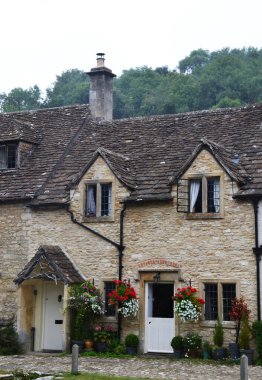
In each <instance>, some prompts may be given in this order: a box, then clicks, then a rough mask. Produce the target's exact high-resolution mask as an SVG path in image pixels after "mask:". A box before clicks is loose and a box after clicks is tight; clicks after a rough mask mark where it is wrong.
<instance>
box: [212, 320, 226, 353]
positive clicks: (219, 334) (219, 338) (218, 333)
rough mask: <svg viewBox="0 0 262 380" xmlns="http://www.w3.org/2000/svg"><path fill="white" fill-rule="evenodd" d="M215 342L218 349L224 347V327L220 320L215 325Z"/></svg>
mask: <svg viewBox="0 0 262 380" xmlns="http://www.w3.org/2000/svg"><path fill="white" fill-rule="evenodd" d="M213 341H214V345H215V346H217V347H222V346H223V343H224V330H223V326H222V323H221V322H220V320H218V321H217V323H216V325H215V330H214V333H213Z"/></svg>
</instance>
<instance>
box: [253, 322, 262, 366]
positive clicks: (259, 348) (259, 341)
mask: <svg viewBox="0 0 262 380" xmlns="http://www.w3.org/2000/svg"><path fill="white" fill-rule="evenodd" d="M252 335H253V337H254V338H255V344H256V352H257V356H258V360H259V361H260V362H261V359H262V321H255V322H253V324H252Z"/></svg>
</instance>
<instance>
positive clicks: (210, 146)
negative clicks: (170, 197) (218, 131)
mask: <svg viewBox="0 0 262 380" xmlns="http://www.w3.org/2000/svg"><path fill="white" fill-rule="evenodd" d="M225 178H228V179H229V180H230V181H231V182H232V184H233V183H234V184H235V187H236V189H237V190H238V188H239V186H241V185H242V184H244V183H246V182H247V181H248V180H249V177H248V175H247V173H246V171H245V170H244V168H243V166H242V165H241V163H240V157H239V156H238V154H237V153H236V152H232V151H230V150H228V149H225V148H223V147H222V146H220V145H218V144H216V143H214V142H211V141H209V140H207V139H202V140H201V142H200V144H199V145H198V146H197V147H196V149H195V150H194V151H193V152H192V155H191V156H190V157H189V158H188V159H187V160H186V162H185V163H184V165H183V166H182V167H181V169H180V171H179V172H178V173H177V175H176V176H175V177H173V178H172V183H176V184H177V211H178V212H183V213H187V215H188V217H190V218H194V219H195V218H220V217H223V214H224V192H225ZM233 188H234V186H232V189H233Z"/></svg>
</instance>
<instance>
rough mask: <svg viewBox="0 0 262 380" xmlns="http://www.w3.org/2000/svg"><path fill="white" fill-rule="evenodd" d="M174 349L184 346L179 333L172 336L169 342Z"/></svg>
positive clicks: (181, 348) (180, 348)
mask: <svg viewBox="0 0 262 380" xmlns="http://www.w3.org/2000/svg"><path fill="white" fill-rule="evenodd" d="M170 345H171V347H172V348H173V349H174V350H183V348H184V338H183V337H182V336H180V335H177V336H174V337H173V338H172V340H171V343H170Z"/></svg>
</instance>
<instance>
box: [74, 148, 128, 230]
mask: <svg viewBox="0 0 262 380" xmlns="http://www.w3.org/2000/svg"><path fill="white" fill-rule="evenodd" d="M134 187H135V182H134V174H133V170H132V168H131V163H130V159H129V158H128V157H126V156H124V155H122V154H118V153H115V152H113V151H110V150H108V149H105V148H98V149H97V150H96V151H95V153H94V154H93V157H92V159H91V160H90V161H89V162H88V163H87V165H85V166H84V167H83V169H82V171H81V173H80V174H79V175H78V176H77V177H76V178H75V179H74V180H73V182H72V184H71V189H72V188H74V189H75V190H71V193H72V195H73V202H72V204H74V206H73V209H74V211H75V213H76V214H79V216H80V219H81V221H82V222H88V223H89V222H112V221H114V218H115V213H116V212H117V211H118V210H119V209H120V208H121V207H122V206H121V202H122V201H123V199H125V198H126V197H128V196H129V195H130V192H131V191H132V189H134ZM78 200H80V202H79V201H78ZM77 204H78V206H77Z"/></svg>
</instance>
